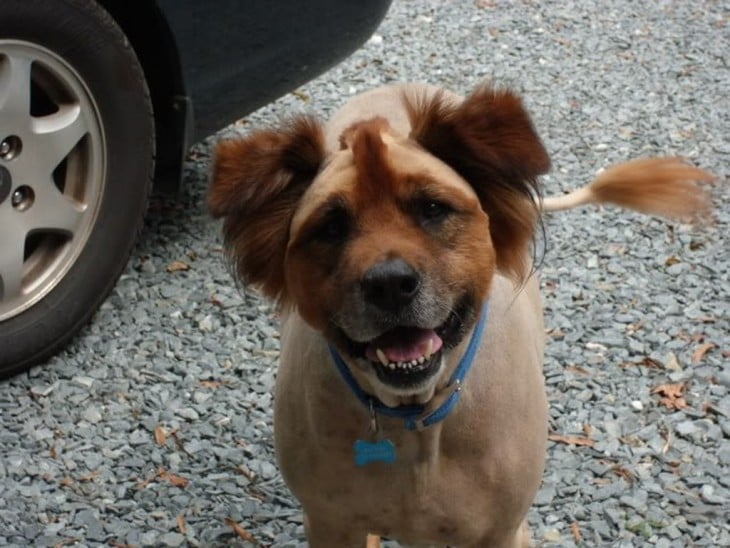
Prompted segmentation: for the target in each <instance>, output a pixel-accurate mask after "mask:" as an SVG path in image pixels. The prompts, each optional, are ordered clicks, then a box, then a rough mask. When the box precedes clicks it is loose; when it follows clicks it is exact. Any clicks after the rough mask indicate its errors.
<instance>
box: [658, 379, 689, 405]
mask: <svg viewBox="0 0 730 548" xmlns="http://www.w3.org/2000/svg"><path fill="white" fill-rule="evenodd" d="M684 390H685V385H684V383H681V382H678V383H674V384H660V385H659V386H657V387H655V388H653V389H652V391H651V393H652V394H659V395H660V396H664V397H663V398H662V399H660V400H659V403H660V404H661V405H663V406H664V407H666V408H667V409H685V408H687V407H689V404H687V401H686V400H685V399H684Z"/></svg>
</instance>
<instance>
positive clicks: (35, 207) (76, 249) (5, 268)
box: [0, 40, 106, 321]
mask: <svg viewBox="0 0 730 548" xmlns="http://www.w3.org/2000/svg"><path fill="white" fill-rule="evenodd" d="M105 170H106V143H105V139H104V132H103V127H102V124H101V119H100V116H99V110H98V108H97V105H96V103H95V102H94V99H93V97H92V95H91V94H90V93H89V91H88V89H87V87H86V85H85V84H84V81H83V80H82V79H81V77H80V76H79V75H78V73H77V72H76V71H75V70H74V69H73V68H72V67H71V66H70V65H69V64H68V63H67V62H66V61H64V60H63V59H62V58H61V57H59V56H58V55H56V54H54V53H53V52H51V51H49V50H47V49H45V48H43V47H41V46H38V45H36V44H32V43H29V42H23V41H18V40H0V321H3V320H7V319H9V318H12V317H13V316H17V315H18V314H20V313H21V312H23V311H24V310H27V309H28V308H29V307H31V306H33V305H34V304H35V303H37V302H38V301H40V300H41V299H42V298H43V297H44V296H46V295H47V294H48V293H49V292H50V291H51V290H52V289H53V288H54V287H56V285H57V284H58V283H59V282H60V281H61V280H62V279H63V277H64V276H65V275H66V274H67V273H68V271H69V269H70V268H71V266H72V265H73V264H74V262H75V261H76V259H77V258H78V256H79V254H80V253H81V251H82V250H83V249H84V246H85V245H86V242H87V241H88V238H89V235H90V234H91V231H92V228H93V226H94V222H95V220H96V216H97V213H98V210H99V205H100V203H101V199H102V196H103V191H104V181H105V179H106V176H105V175H106V173H105Z"/></svg>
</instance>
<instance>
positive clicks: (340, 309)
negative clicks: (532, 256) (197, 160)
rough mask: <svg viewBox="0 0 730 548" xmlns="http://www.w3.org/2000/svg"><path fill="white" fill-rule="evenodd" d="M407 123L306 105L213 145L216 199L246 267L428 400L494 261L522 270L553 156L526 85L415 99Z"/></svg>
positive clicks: (378, 387)
mask: <svg viewBox="0 0 730 548" xmlns="http://www.w3.org/2000/svg"><path fill="white" fill-rule="evenodd" d="M404 104H405V108H407V109H408V111H409V114H410V117H411V122H412V126H413V129H412V132H411V134H410V135H398V134H397V133H396V132H395V131H393V129H392V128H391V127H390V126H389V124H388V122H387V121H386V120H384V119H382V118H372V119H369V120H364V121H360V122H357V123H355V124H353V126H351V127H350V128H349V129H348V130H346V131H345V132H344V134H343V135H342V136H340V143H341V148H340V150H339V151H337V152H334V153H331V154H329V155H327V156H326V155H325V152H324V149H323V144H322V143H323V136H322V130H321V129H320V127H319V125H318V124H316V122H314V121H312V120H309V119H299V120H297V121H295V122H294V123H293V124H292V125H291V126H290V127H288V128H285V129H283V130H281V131H266V132H260V133H258V134H254V135H252V136H250V137H248V138H246V139H242V140H240V141H232V142H227V143H226V142H224V143H222V144H221V145H220V147H219V150H218V155H217V158H216V165H215V168H214V173H213V181H212V187H211V193H210V197H209V205H210V207H211V211H212V212H213V214H214V215H216V216H223V217H225V223H224V234H225V239H226V247H227V250H228V252H229V255H230V256H231V258H232V259H233V261H234V264H235V266H236V271H237V273H238V275H239V276H240V277H241V278H242V279H243V280H244V281H247V282H251V283H254V284H258V285H259V286H261V287H262V288H263V290H264V292H265V293H267V294H268V295H269V296H271V297H274V298H276V299H278V300H279V301H280V302H281V304H282V305H285V306H294V307H296V308H297V310H298V311H299V313H300V314H301V316H302V317H303V318H304V319H305V320H306V321H307V322H308V323H309V324H310V325H311V326H313V327H314V328H315V329H317V330H319V331H321V332H322V333H323V335H324V336H325V337H326V338H327V339H328V340H329V341H330V343H332V344H333V345H335V346H336V347H337V349H338V350H339V351H340V353H341V354H342V355H343V357H344V358H345V361H346V362H347V363H348V364H349V365H350V367H351V368H352V369H353V372H354V373H356V375H357V376H359V377H360V378H362V377H365V378H366V379H367V382H368V384H369V385H370V387H371V388H372V390H373V391H374V392H375V394H376V395H377V396H378V397H379V398H380V399H381V400H382V401H384V402H385V403H386V404H393V405H395V404H397V403H399V402H401V403H402V402H403V401H409V399H412V400H414V401H421V400H424V399H428V397H430V394H432V393H433V389H434V387H435V386H436V384H437V382H438V380H439V379H440V378H441V377H442V375H443V373H444V368H445V365H444V364H445V363H446V362H447V361H448V360H446V359H445V358H446V357H447V355H448V352H449V351H450V350H451V349H453V348H454V347H455V346H456V345H457V344H458V343H459V342H460V341H461V340H462V339H463V338H464V336H465V335H466V334H467V333H468V332H469V331H470V328H471V327H472V326H473V324H474V322H475V320H476V318H477V316H478V314H479V312H480V310H481V306H482V303H483V302H484V300H485V299H486V297H487V293H488V291H489V285H490V282H491V279H492V277H493V275H494V272H495V269H501V270H502V271H504V272H505V273H507V274H509V275H511V276H513V277H514V278H515V279H516V280H519V279H520V278H521V277H523V276H524V275H525V273H526V265H527V264H528V263H527V261H528V260H529V245H530V242H531V239H532V235H533V230H534V224H535V222H536V219H537V217H536V215H537V214H536V208H535V206H534V201H533V199H532V197H531V193H532V192H534V191H536V188H535V178H536V176H537V174H539V173H541V172H543V171H545V170H546V169H547V167H548V164H549V162H548V159H547V155H546V153H545V151H544V149H543V147H542V145H541V143H540V141H539V139H538V137H537V135H536V134H535V132H534V130H533V129H532V125H531V123H530V121H529V118H528V117H527V114H526V113H525V112H524V110H523V109H522V107H521V104H520V101H519V99H517V98H516V97H515V96H513V95H512V94H510V93H508V92H499V91H494V90H492V89H490V88H482V89H480V90H479V91H477V92H476V93H475V94H473V95H472V96H470V97H469V98H467V99H466V100H465V101H464V103H462V104H461V105H453V104H450V103H448V102H447V101H445V100H444V99H443V98H442V97H441V96H436V97H434V98H431V99H430V100H418V99H410V100H408V99H406V98H404Z"/></svg>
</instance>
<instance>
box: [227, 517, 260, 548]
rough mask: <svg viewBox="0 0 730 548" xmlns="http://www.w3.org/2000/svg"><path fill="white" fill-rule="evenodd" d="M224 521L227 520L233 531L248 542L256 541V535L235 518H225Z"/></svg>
mask: <svg viewBox="0 0 730 548" xmlns="http://www.w3.org/2000/svg"><path fill="white" fill-rule="evenodd" d="M223 521H225V522H226V525H228V526H229V527H231V529H233V532H234V533H236V535H238V537H239V538H241V539H243V540H246V541H248V542H256V539H255V538H254V536H253V535H252V534H251V533H249V532H248V531H246V529H244V528H243V527H242V526H241V525H240V524H239V523H238V522H236V521H235V520H234V519H233V518H225V519H224V520H223Z"/></svg>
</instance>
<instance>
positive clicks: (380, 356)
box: [375, 348, 388, 367]
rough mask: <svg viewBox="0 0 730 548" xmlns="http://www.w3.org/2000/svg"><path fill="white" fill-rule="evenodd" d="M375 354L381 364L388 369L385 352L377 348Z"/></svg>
mask: <svg viewBox="0 0 730 548" xmlns="http://www.w3.org/2000/svg"><path fill="white" fill-rule="evenodd" d="M375 354H376V355H377V356H378V359H379V360H380V363H382V364H383V367H388V358H387V357H386V356H385V352H383V351H382V350H380V348H376V349H375Z"/></svg>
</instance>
